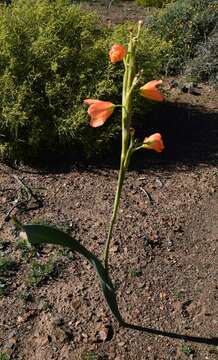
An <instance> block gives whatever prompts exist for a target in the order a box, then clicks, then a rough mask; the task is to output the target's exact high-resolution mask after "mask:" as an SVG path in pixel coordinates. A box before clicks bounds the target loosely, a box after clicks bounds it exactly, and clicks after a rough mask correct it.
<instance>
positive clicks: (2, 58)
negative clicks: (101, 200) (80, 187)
mask: <svg viewBox="0 0 218 360" xmlns="http://www.w3.org/2000/svg"><path fill="white" fill-rule="evenodd" d="M115 41H121V42H124V43H125V41H126V42H127V34H126V28H125V30H124V27H122V26H121V27H118V28H115V29H108V28H106V27H104V26H102V25H101V23H100V22H99V20H98V18H97V16H96V15H95V14H94V13H92V12H85V13H84V10H82V9H81V8H80V7H79V6H77V5H73V4H72V3H71V1H70V0H69V1H68V0H56V1H52V2H51V1H49V0H37V1H35V0H14V1H13V5H12V6H10V7H6V6H3V5H1V6H0V49H1V51H0V155H1V157H2V158H9V159H22V160H24V161H34V160H38V159H46V158H47V159H48V158H49V157H50V156H55V158H56V157H57V156H61V155H66V154H67V155H69V154H70V156H72V157H75V158H76V157H78V156H80V157H84V158H87V157H90V156H93V155H95V154H103V153H104V152H105V151H107V149H108V147H109V145H110V144H111V141H113V140H114V138H116V136H117V135H118V133H119V130H120V120H118V118H119V112H118V114H116V115H114V116H113V117H112V118H111V119H110V121H108V122H107V124H105V125H104V126H103V127H101V128H99V129H93V128H91V127H90V126H89V119H88V116H87V114H86V110H87V108H86V107H85V106H84V105H83V100H84V99H85V98H90V97H91V98H98V99H101V100H107V99H110V100H112V101H114V102H116V103H119V101H120V94H121V87H122V83H121V82H120V79H121V78H122V65H121V64H115V65H114V64H111V63H110V62H109V61H108V55H107V54H108V50H109V48H110V47H111V45H112V44H113V42H115ZM167 52H168V44H167V42H166V41H161V40H160V39H159V38H158V36H156V35H151V34H150V33H149V32H148V31H146V30H145V31H144V41H143V42H142V44H141V48H140V52H139V54H138V56H139V58H140V65H141V66H142V68H144V70H145V72H144V74H145V75H144V78H145V79H147V81H148V80H150V79H152V78H153V76H156V75H157V74H158V73H159V71H160V69H161V66H162V62H163V61H165V60H164V59H165V57H167ZM115 67H116V68H117V67H118V68H119V67H120V71H119V69H118V71H114V69H115ZM138 110H139V109H138ZM142 110H143V111H144V108H143V107H142V109H141V111H142ZM60 154H61V155H60Z"/></svg>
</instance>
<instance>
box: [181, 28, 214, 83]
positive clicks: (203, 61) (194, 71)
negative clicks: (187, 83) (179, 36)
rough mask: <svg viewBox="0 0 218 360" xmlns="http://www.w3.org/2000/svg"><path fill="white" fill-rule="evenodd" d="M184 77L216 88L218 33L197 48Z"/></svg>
mask: <svg viewBox="0 0 218 360" xmlns="http://www.w3.org/2000/svg"><path fill="white" fill-rule="evenodd" d="M185 75H186V76H190V78H191V79H192V80H194V81H199V80H200V81H206V82H208V83H209V84H210V85H213V86H216V87H218V33H217V32H214V33H212V34H211V36H209V37H208V39H206V40H205V41H203V42H202V43H200V44H199V45H198V46H197V52H196V56H195V57H194V59H193V60H192V61H191V62H190V63H189V64H188V65H187V66H186V69H185Z"/></svg>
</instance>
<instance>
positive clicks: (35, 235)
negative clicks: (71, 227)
mask: <svg viewBox="0 0 218 360" xmlns="http://www.w3.org/2000/svg"><path fill="white" fill-rule="evenodd" d="M22 228H23V230H24V231H25V232H26V234H27V237H28V241H29V242H30V243H31V244H32V245H34V244H53V245H62V246H67V247H69V248H71V249H72V250H74V251H77V252H78V253H79V254H81V255H83V256H85V257H86V258H87V259H88V260H89V261H90V262H91V263H92V265H93V266H94V268H95V270H96V272H97V274H98V277H99V280H100V284H101V287H102V291H103V293H104V297H105V299H106V301H107V303H108V306H109V307H110V309H111V311H112V313H113V315H114V316H115V318H116V319H117V321H118V322H119V324H120V325H124V324H125V322H124V320H123V319H122V316H121V314H120V312H119V309H118V305H117V301H116V295H115V292H114V288H113V284H112V282H111V280H110V278H109V276H108V274H107V272H106V270H105V268H104V266H103V265H102V263H101V262H100V260H99V259H98V258H97V257H96V256H95V255H94V254H93V253H91V252H90V251H89V250H87V249H86V248H85V247H84V246H83V245H81V244H80V243H79V242H78V241H77V240H75V239H73V238H72V237H71V236H70V235H68V234H66V233H64V232H63V231H61V230H58V229H56V228H53V227H51V226H45V225H22Z"/></svg>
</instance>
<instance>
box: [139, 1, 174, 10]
mask: <svg viewBox="0 0 218 360" xmlns="http://www.w3.org/2000/svg"><path fill="white" fill-rule="evenodd" d="M172 1H175V0H136V3H137V4H138V5H142V6H145V7H158V8H161V7H163V6H165V5H166V4H168V3H170V2H172Z"/></svg>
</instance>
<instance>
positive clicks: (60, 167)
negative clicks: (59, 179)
mask: <svg viewBox="0 0 218 360" xmlns="http://www.w3.org/2000/svg"><path fill="white" fill-rule="evenodd" d="M155 132H160V133H161V134H162V136H163V139H164V144H165V150H164V152H163V153H161V154H158V153H155V152H153V151H143V150H141V151H139V152H137V153H136V154H135V155H134V156H133V158H132V160H131V164H130V168H131V169H134V170H138V169H146V168H148V167H149V168H150V167H155V168H156V167H157V166H159V167H162V166H169V167H170V168H171V169H173V168H174V166H176V165H179V164H184V165H187V166H197V165H198V164H211V165H217V164H218V114H217V112H211V111H210V112H208V111H207V110H206V109H205V108H204V107H202V106H193V105H190V104H187V103H181V102H180V103H170V102H166V103H164V104H163V105H162V104H160V105H159V104H158V105H157V106H156V107H155V108H153V109H152V110H151V111H150V112H148V113H147V114H146V116H145V118H143V117H142V118H141V119H140V120H138V121H137V126H136V137H137V138H138V139H140V140H143V138H144V137H145V136H148V135H151V134H152V133H155ZM120 146H121V138H118V139H116V141H114V143H113V144H112V146H111V151H110V152H109V153H108V154H106V155H105V154H104V157H100V156H97V157H96V158H92V159H89V160H85V159H83V158H78V154H77V156H76V158H75V155H74V154H71V153H70V152H68V154H67V156H64V158H63V157H62V156H61V155H60V156H58V155H57V154H56V155H55V156H50V155H48V156H47V158H44V159H43V163H38V164H34V167H38V168H40V169H41V170H43V171H48V172H50V173H51V172H55V173H57V172H66V173H67V172H69V171H71V170H73V169H74V168H75V167H76V168H77V169H80V170H81V171H83V170H86V171H87V169H91V171H93V170H94V169H95V168H96V170H97V169H98V168H112V169H118V168H119V159H120V150H121V148H120Z"/></svg>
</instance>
